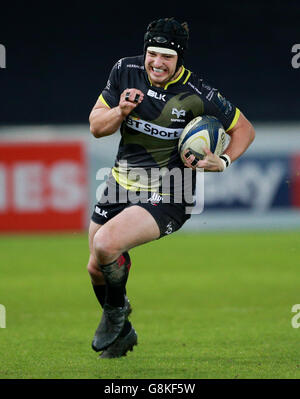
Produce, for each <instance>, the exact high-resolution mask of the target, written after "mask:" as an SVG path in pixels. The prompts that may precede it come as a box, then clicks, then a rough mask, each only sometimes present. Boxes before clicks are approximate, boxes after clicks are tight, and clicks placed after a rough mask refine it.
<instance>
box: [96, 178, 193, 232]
mask: <svg viewBox="0 0 300 399" xmlns="http://www.w3.org/2000/svg"><path fill="white" fill-rule="evenodd" d="M110 182H111V180H110ZM114 184H115V189H116V193H117V195H116V198H113V200H111V199H109V200H107V197H108V190H109V189H108V187H107V186H106V188H105V190H104V192H103V194H102V197H101V199H100V201H99V202H98V203H97V204H96V205H95V207H94V212H93V214H92V217H91V220H92V221H93V222H95V223H97V224H101V225H103V224H105V223H106V222H108V221H109V220H110V219H112V218H113V217H114V216H116V215H118V214H119V213H120V212H122V211H123V210H124V209H125V208H128V207H130V206H134V205H138V206H141V207H142V208H144V209H146V210H147V211H148V212H149V213H150V214H151V215H152V216H153V218H154V219H155V221H156V223H157V225H158V227H159V230H160V237H159V238H161V237H164V236H166V235H168V234H171V233H173V232H174V231H176V230H178V229H180V228H181V226H182V225H183V224H184V223H185V222H186V221H187V220H188V219H189V218H190V217H191V215H190V214H187V213H186V204H177V203H171V201H170V199H168V201H165V202H164V196H161V195H159V194H157V193H154V192H143V194H142V195H143V200H142V201H134V202H132V201H131V200H130V194H131V193H130V192H129V191H128V190H126V189H125V188H123V187H122V186H120V185H119V184H118V183H117V182H116V181H114ZM110 185H111V183H110ZM134 196H135V199H136V196H137V193H134Z"/></svg>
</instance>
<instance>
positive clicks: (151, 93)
mask: <svg viewBox="0 0 300 399" xmlns="http://www.w3.org/2000/svg"><path fill="white" fill-rule="evenodd" d="M147 96H149V97H153V98H156V100H161V101H163V102H166V95H165V94H158V93H157V92H156V91H153V90H151V89H149V90H148V93H147Z"/></svg>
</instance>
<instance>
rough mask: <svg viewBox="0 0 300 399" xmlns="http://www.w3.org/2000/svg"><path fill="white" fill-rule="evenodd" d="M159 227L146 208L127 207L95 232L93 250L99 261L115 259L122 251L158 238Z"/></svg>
mask: <svg viewBox="0 0 300 399" xmlns="http://www.w3.org/2000/svg"><path fill="white" fill-rule="evenodd" d="M159 236H160V231H159V227H158V225H157V223H156V221H155V219H154V218H153V216H152V215H151V214H150V213H149V212H148V211H147V210H145V209H144V208H142V207H140V206H137V205H134V206H131V207H129V208H125V209H124V210H123V211H122V212H120V213H119V214H118V215H117V216H115V217H113V218H112V219H111V220H109V221H108V222H107V223H105V224H104V225H103V226H102V227H101V229H98V230H97V231H96V233H95V234H94V241H93V250H94V254H95V255H96V257H97V260H98V261H99V263H102V264H107V263H110V262H112V261H114V260H115V259H116V258H117V257H118V256H119V255H120V254H121V253H123V252H125V251H129V249H131V248H133V247H136V246H138V245H141V244H145V243H147V242H150V241H153V240H156V239H157V238H159Z"/></svg>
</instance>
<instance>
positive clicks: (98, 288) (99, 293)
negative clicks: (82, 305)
mask: <svg viewBox="0 0 300 399" xmlns="http://www.w3.org/2000/svg"><path fill="white" fill-rule="evenodd" d="M92 285H93V289H94V292H95V295H96V298H97V299H98V302H99V303H100V305H101V307H102V308H103V306H104V304H105V297H106V285H94V284H92Z"/></svg>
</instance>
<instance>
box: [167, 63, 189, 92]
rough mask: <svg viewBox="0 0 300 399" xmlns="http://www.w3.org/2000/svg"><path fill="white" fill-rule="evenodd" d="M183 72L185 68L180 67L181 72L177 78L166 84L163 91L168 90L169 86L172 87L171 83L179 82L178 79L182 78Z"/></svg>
mask: <svg viewBox="0 0 300 399" xmlns="http://www.w3.org/2000/svg"><path fill="white" fill-rule="evenodd" d="M184 72H185V67H184V66H183V67H182V71H181V72H180V74H179V76H178V77H177V78H176V79H175V80H172V81H171V82H169V83H167V84H166V85H165V87H164V89H165V90H167V88H168V86H169V85H172V84H173V83H176V82H178V80H180V79H181V78H182V76H183V74H184Z"/></svg>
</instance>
